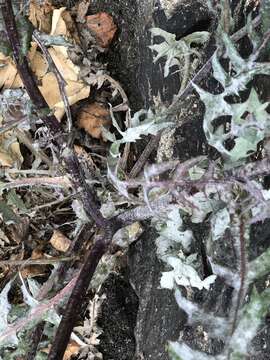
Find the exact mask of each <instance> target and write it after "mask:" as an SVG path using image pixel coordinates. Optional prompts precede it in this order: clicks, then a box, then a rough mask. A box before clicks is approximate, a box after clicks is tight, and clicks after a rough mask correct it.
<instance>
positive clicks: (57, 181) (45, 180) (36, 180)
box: [0, 176, 72, 191]
mask: <svg viewBox="0 0 270 360" xmlns="http://www.w3.org/2000/svg"><path fill="white" fill-rule="evenodd" d="M25 186H47V187H54V188H59V187H60V188H65V189H69V188H70V187H71V186H72V185H71V182H70V180H69V179H68V178H67V177H66V176H57V177H48V176H44V177H33V178H24V179H19V180H14V181H12V182H9V183H2V184H1V185H0V190H1V191H2V190H8V189H13V188H20V187H25Z"/></svg>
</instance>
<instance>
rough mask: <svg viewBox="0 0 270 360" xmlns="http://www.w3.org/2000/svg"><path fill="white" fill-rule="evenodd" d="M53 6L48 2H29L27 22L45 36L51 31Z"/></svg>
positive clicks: (31, 0) (34, 0)
mask: <svg viewBox="0 0 270 360" xmlns="http://www.w3.org/2000/svg"><path fill="white" fill-rule="evenodd" d="M52 12H53V6H52V3H51V1H50V0H45V1H42V2H41V1H38V0H30V4H29V20H30V21H31V23H32V24H33V25H34V27H35V28H37V29H38V30H40V31H42V32H45V33H47V34H49V33H50V31H51V24H52Z"/></svg>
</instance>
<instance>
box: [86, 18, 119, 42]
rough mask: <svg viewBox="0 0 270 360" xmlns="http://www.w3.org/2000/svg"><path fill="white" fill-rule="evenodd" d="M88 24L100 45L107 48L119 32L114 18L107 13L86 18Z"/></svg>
mask: <svg viewBox="0 0 270 360" xmlns="http://www.w3.org/2000/svg"><path fill="white" fill-rule="evenodd" d="M86 22H87V27H88V29H89V30H90V32H91V33H92V35H93V36H94V37H95V39H96V41H97V43H98V45H99V46H101V47H103V48H107V47H108V46H109V45H110V43H111V42H112V40H113V38H114V35H115V33H116V31H117V26H116V25H115V23H114V22H113V18H112V16H111V15H109V14H107V13H105V12H100V13H98V14H95V15H89V16H86Z"/></svg>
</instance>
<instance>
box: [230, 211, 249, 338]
mask: <svg viewBox="0 0 270 360" xmlns="http://www.w3.org/2000/svg"><path fill="white" fill-rule="evenodd" d="M235 216H237V215H235ZM237 220H238V221H239V223H238V224H237V227H238V226H239V231H238V234H239V247H240V248H239V274H240V287H239V289H237V290H236V291H238V293H237V298H236V305H235V310H234V316H233V323H232V329H231V335H232V334H233V333H234V331H235V329H236V326H237V321H238V313H239V309H240V307H241V305H242V302H243V300H244V297H245V293H246V275H247V254H246V245H247V244H246V231H247V229H246V221H245V219H244V217H243V216H240V218H239V219H237Z"/></svg>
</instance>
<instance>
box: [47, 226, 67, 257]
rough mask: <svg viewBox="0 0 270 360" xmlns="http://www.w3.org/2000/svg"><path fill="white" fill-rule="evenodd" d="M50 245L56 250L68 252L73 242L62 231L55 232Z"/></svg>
mask: <svg viewBox="0 0 270 360" xmlns="http://www.w3.org/2000/svg"><path fill="white" fill-rule="evenodd" d="M50 243H51V244H52V246H53V247H54V248H55V249H56V250H58V251H62V252H66V251H67V250H68V248H69V246H70V244H71V240H70V239H69V238H67V237H66V236H65V235H64V234H63V233H61V231H59V230H54V232H53V235H52V237H51V239H50Z"/></svg>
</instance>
